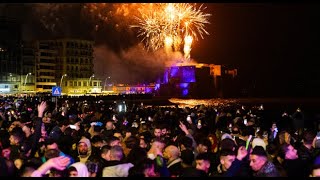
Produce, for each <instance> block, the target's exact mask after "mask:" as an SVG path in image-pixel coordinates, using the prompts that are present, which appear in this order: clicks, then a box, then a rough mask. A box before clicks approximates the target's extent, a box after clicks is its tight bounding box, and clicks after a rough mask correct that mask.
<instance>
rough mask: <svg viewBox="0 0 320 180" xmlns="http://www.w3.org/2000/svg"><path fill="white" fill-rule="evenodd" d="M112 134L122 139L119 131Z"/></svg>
mask: <svg viewBox="0 0 320 180" xmlns="http://www.w3.org/2000/svg"><path fill="white" fill-rule="evenodd" d="M113 136H115V137H117V138H119V139H120V141H121V140H122V139H123V138H122V135H121V133H119V132H116V133H114V134H113Z"/></svg>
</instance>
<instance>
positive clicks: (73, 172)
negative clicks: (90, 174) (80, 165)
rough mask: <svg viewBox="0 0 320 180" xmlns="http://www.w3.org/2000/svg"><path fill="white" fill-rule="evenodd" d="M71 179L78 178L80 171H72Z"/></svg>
mask: <svg viewBox="0 0 320 180" xmlns="http://www.w3.org/2000/svg"><path fill="white" fill-rule="evenodd" d="M69 177H78V171H70V172H69Z"/></svg>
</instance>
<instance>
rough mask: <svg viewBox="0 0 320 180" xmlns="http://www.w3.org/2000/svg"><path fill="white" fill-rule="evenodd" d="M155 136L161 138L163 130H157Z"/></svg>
mask: <svg viewBox="0 0 320 180" xmlns="http://www.w3.org/2000/svg"><path fill="white" fill-rule="evenodd" d="M153 134H154V136H155V137H160V136H161V129H155V130H154V132H153Z"/></svg>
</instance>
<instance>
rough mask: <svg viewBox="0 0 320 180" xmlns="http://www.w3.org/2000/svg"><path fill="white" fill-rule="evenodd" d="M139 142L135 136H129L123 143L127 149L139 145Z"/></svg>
mask: <svg viewBox="0 0 320 180" xmlns="http://www.w3.org/2000/svg"><path fill="white" fill-rule="evenodd" d="M139 143H140V140H139V138H137V137H136V136H130V137H128V138H127V139H126V140H125V142H124V144H125V145H126V148H128V149H132V148H134V147H137V146H139Z"/></svg>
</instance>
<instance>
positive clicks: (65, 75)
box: [60, 74, 67, 87]
mask: <svg viewBox="0 0 320 180" xmlns="http://www.w3.org/2000/svg"><path fill="white" fill-rule="evenodd" d="M64 77H67V74H64V75H62V76H61V80H60V87H62V80H63V78H64Z"/></svg>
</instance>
